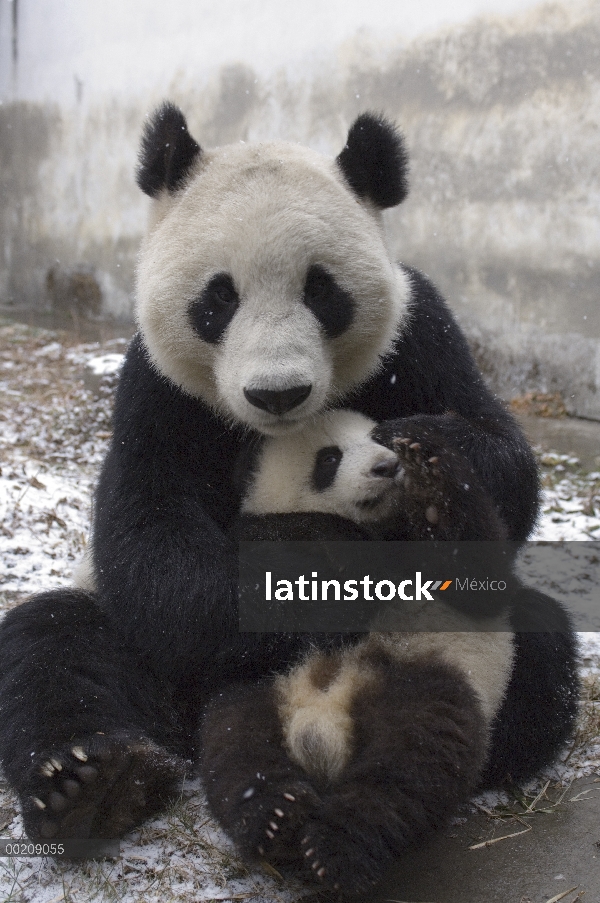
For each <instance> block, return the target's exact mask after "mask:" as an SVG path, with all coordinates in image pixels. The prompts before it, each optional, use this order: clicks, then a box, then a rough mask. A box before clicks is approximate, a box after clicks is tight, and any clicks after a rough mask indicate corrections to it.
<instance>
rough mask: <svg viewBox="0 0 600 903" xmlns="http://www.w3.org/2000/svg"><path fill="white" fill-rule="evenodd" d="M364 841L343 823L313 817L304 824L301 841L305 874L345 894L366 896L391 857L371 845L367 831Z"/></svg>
mask: <svg viewBox="0 0 600 903" xmlns="http://www.w3.org/2000/svg"><path fill="white" fill-rule="evenodd" d="M364 840H365V843H361V842H360V840H359V837H358V836H354V835H352V836H351V835H350V834H348V833H346V831H345V830H344V828H343V827H342V826H340V825H335V826H333V825H329V824H327V823H326V822H319V821H316V820H315V821H312V822H307V824H306V825H305V833H304V836H303V837H302V840H301V841H300V845H301V849H302V857H303V860H304V864H305V875H306V870H308V872H309V874H310V875H311V877H313V878H314V879H315V880H316V881H318V882H319V883H320V884H321V885H323V886H324V887H326V888H328V889H329V890H333V891H337V892H340V893H341V894H342V895H343V896H350V897H353V896H363V895H364V894H367V893H369V892H372V890H373V888H374V887H375V886H376V885H377V884H379V882H380V881H381V879H382V878H383V876H384V874H385V867H386V866H387V864H388V860H389V857H388V856H387V854H386V853H383V854H382V855H380V856H378V855H377V853H376V851H375V850H373V849H371V845H370V841H371V838H369V837H368V835H366V836H365V838H364Z"/></svg>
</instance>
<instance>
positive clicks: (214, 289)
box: [188, 273, 240, 345]
mask: <svg viewBox="0 0 600 903" xmlns="http://www.w3.org/2000/svg"><path fill="white" fill-rule="evenodd" d="M239 301H240V299H239V295H238V293H237V291H236V289H235V285H234V284H233V279H232V278H231V276H230V275H229V273H217V274H216V276H213V277H212V279H211V280H210V281H209V282H208V283H207V284H206V285H205V286H204V288H203V290H202V293H201V294H200V296H199V297H198V298H195V299H194V300H193V301H192V303H191V304H190V306H189V308H188V316H189V318H190V322H191V324H192V326H193V328H194V330H195V331H196V332H197V333H198V335H199V336H200V338H201V339H204V341H205V342H210V343H211V344H213V345H214V344H216V343H217V342H219V341H220V339H221V338H222V337H223V333H224V332H225V330H226V329H227V327H228V326H229V323H230V321H231V320H232V319H233V315H234V314H235V312H236V310H237V307H238V304H239Z"/></svg>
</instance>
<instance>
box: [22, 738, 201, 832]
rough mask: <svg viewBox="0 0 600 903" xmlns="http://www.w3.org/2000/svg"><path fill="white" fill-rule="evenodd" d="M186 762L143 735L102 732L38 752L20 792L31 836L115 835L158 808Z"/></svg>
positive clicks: (178, 780) (171, 791) (27, 827)
mask: <svg viewBox="0 0 600 903" xmlns="http://www.w3.org/2000/svg"><path fill="white" fill-rule="evenodd" d="M184 772H185V762H184V761H183V760H182V759H179V758H178V757H176V756H173V755H170V754H169V753H168V752H167V751H166V750H164V749H162V748H161V747H159V746H157V745H156V744H155V743H153V742H152V741H151V740H149V739H148V738H147V737H143V736H139V735H130V734H116V735H112V736H111V735H104V734H101V733H97V734H95V735H93V736H92V737H88V738H86V739H82V740H78V741H74V742H72V743H69V744H68V745H65V746H63V747H58V748H56V749H54V750H52V751H51V752H49V753H45V754H43V755H41V756H36V757H35V758H34V760H33V763H32V765H31V769H30V772H29V775H28V780H27V782H26V783H27V785H28V786H27V790H26V792H22V793H21V803H22V811H23V821H24V825H25V831H26V833H27V835H28V837H30V838H31V839H32V840H38V839H49V838H52V837H57V838H62V839H66V838H73V837H77V838H85V837H108V838H110V837H119V836H120V835H122V834H123V833H125V832H126V831H128V830H129V829H130V828H132V827H133V826H134V825H136V824H138V823H139V822H140V821H142V820H144V819H145V818H147V817H148V816H149V815H151V814H152V813H154V812H156V811H157V810H158V809H160V808H162V807H163V806H164V804H165V803H166V802H167V801H168V799H169V798H170V797H171V796H172V794H173V792H174V791H175V789H176V788H177V786H178V785H179V784H180V783H181V781H182V779H183V776H184Z"/></svg>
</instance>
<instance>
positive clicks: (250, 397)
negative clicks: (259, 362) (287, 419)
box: [244, 385, 312, 414]
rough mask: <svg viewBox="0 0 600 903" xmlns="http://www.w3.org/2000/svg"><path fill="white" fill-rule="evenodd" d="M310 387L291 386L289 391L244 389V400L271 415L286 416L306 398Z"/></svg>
mask: <svg viewBox="0 0 600 903" xmlns="http://www.w3.org/2000/svg"><path fill="white" fill-rule="evenodd" d="M311 389H312V385H308V386H292V388H291V389H281V390H273V389H244V396H245V397H246V400H247V401H249V402H250V404H253V405H254V407H255V408H260V409H261V410H262V411H269V412H270V413H271V414H286V413H287V412H288V411H291V410H292V408H297V407H298V405H299V404H302V402H303V401H304V400H305V399H306V398H308V396H309V395H310V392H311Z"/></svg>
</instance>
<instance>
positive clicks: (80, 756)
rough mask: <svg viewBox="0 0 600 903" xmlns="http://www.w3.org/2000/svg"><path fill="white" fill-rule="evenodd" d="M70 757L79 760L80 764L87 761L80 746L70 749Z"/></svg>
mask: <svg viewBox="0 0 600 903" xmlns="http://www.w3.org/2000/svg"><path fill="white" fill-rule="evenodd" d="M71 755H73V756H75V758H76V759H79V761H80V762H87V760H88V757H87V756H86V754H85V752H84V751H83V748H82V747H81V746H74V747H73V748H72V749H71Z"/></svg>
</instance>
